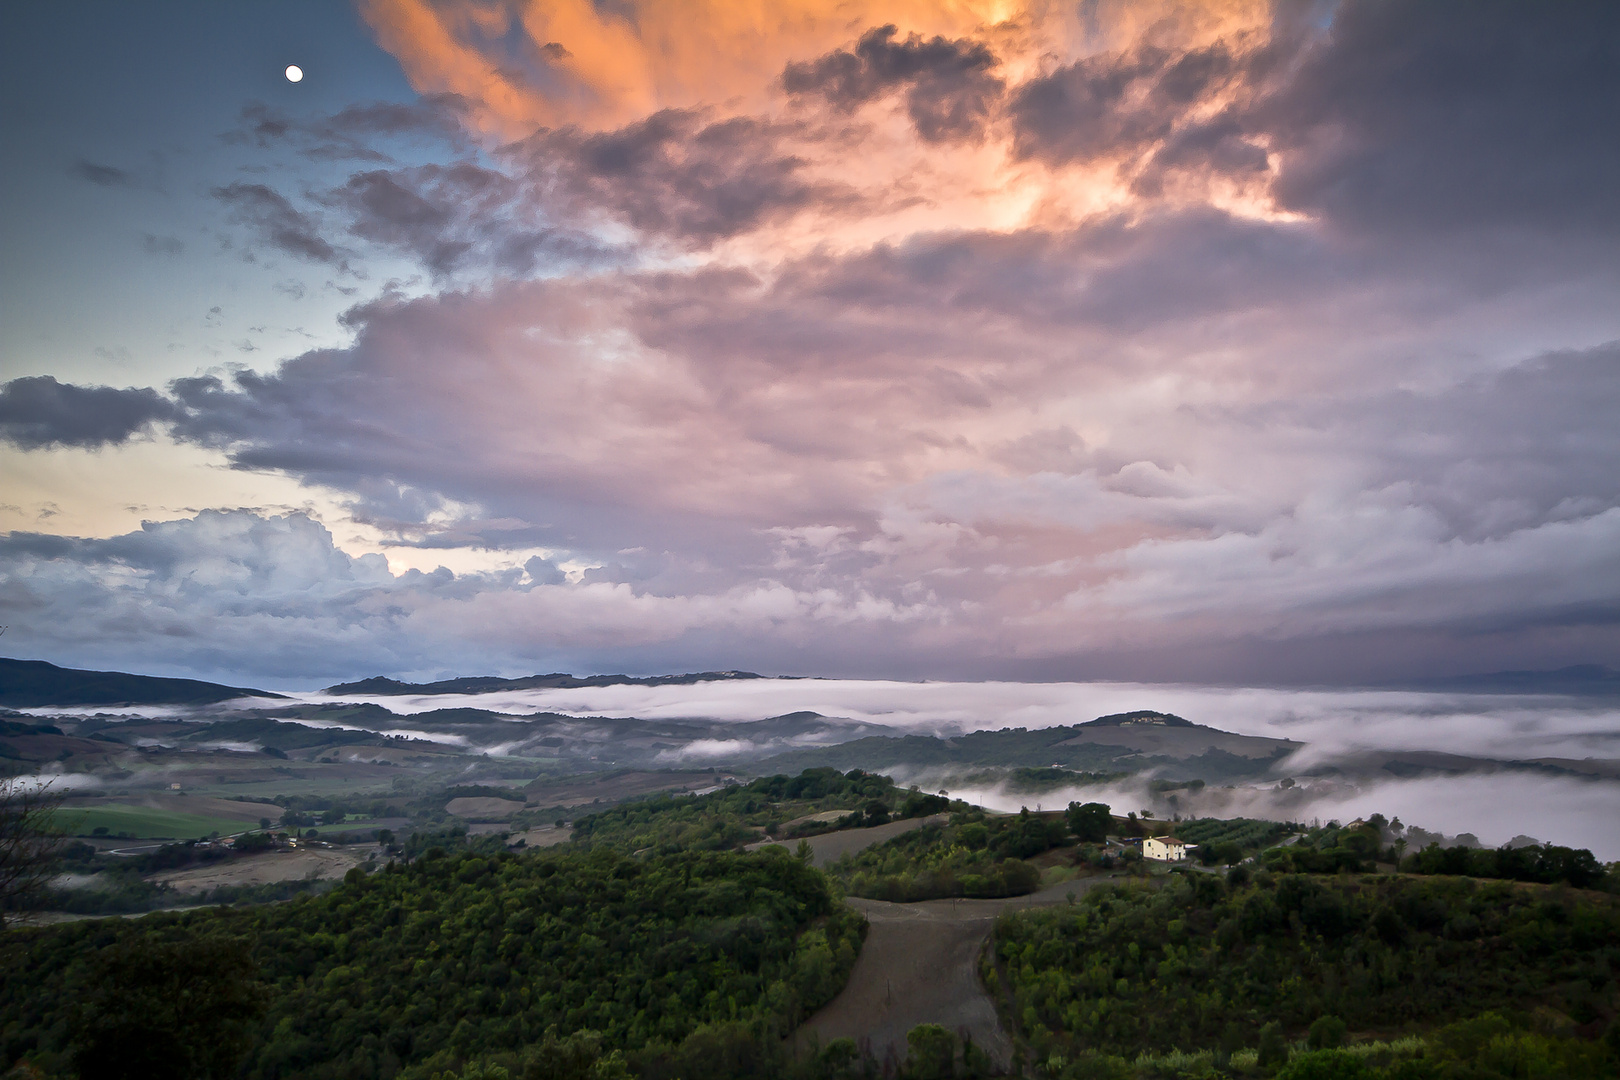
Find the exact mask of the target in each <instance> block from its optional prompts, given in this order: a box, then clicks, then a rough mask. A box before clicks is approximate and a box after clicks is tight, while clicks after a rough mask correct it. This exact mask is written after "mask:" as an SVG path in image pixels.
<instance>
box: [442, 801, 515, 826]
mask: <svg viewBox="0 0 1620 1080" xmlns="http://www.w3.org/2000/svg"><path fill="white" fill-rule="evenodd" d="M523 807H524V804H523V803H521V802H516V801H514V800H512V799H496V798H487V797H482V796H467V797H464V798H460V799H451V800H450V801H449V802H447V803H445V805H444V812H445V813H447V814H454V815H456V817H459V818H466V819H467V820H468V821H505V820H506V819H507V818H509V817H511V816H512V815H513V814H515V813H517V812H518V811H519V810H521V809H523Z"/></svg>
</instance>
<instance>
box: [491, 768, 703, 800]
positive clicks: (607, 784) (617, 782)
mask: <svg viewBox="0 0 1620 1080" xmlns="http://www.w3.org/2000/svg"><path fill="white" fill-rule="evenodd" d="M725 775H726V774H724V773H710V772H635V771H626V772H617V773H602V774H599V775H595V776H575V777H569V778H567V779H563V780H536V781H534V782H533V783H531V784H529V785H528V786H527V787H525V788H524V789H523V790H524V793H525V794H526V795H527V797H528V800H529V805H530V806H569V807H572V806H586V805H588V804H590V803H593V802H600V803H604V804H607V803H616V802H623V801H624V800H625V799H629V798H633V797H634V796H637V795H648V794H651V793H652V792H655V791H698V790H702V789H703V788H710V787H713V786H715V785H716V784H718V783H720V782H721V780H722V778H723V777H724V776H725Z"/></svg>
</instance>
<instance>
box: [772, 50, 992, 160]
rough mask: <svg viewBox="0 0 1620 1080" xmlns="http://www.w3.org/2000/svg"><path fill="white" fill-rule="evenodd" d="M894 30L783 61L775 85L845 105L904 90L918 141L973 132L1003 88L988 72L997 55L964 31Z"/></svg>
mask: <svg viewBox="0 0 1620 1080" xmlns="http://www.w3.org/2000/svg"><path fill="white" fill-rule="evenodd" d="M898 34H899V28H898V27H896V26H895V25H894V24H893V23H889V24H888V25H886V26H880V27H876V28H874V29H872V30H868V31H867V32H866V33H865V34H862V35H861V39H860V41H859V42H858V43H857V44H856V45H855V47H854V49H839V50H837V51H836V52H832V53H828V54H827V55H826V56H823V57H821V58H819V59H817V60H812V61H805V62H803V63H790V64H788V65H787V67H786V68H785V69H784V70H783V72H782V86H783V88H784V89H785V90H786V91H787V92H788V93H789V94H818V95H820V96H821V97H823V98H825V99H826V100H827V101H828V102H829V103H830V104H832V105H833V106H835V107H836V108H839V109H842V110H844V111H846V112H852V111H854V110H855V109H856V108H858V107H860V106H861V105H865V104H867V103H868V102H870V101H874V100H876V99H878V98H880V97H884V96H886V95H888V94H893V93H897V92H900V91H904V93H905V102H906V113H907V115H908V116H910V118H911V122H912V124H913V125H914V126H915V127H916V129H917V134H918V135H920V136H921V137H922V138H923V139H924V140H926V141H928V142H940V141H943V140H945V139H948V138H966V137H973V136H976V135H978V134H980V133H981V132H982V131H983V128H984V124H985V122H986V121H987V119H988V118H989V116H990V112H991V109H992V107H993V106H994V104H995V103H996V99H997V98H998V97H999V96H1000V95H1001V92H1002V90H1003V89H1004V84H1003V83H1002V81H1001V80H1000V79H998V78H996V77H995V76H994V75H992V74H991V71H992V70H993V69H994V68H995V67H996V65H997V63H998V60H997V58H996V55H995V54H994V53H993V52H991V51H990V49H989V47H988V46H987V45H985V44H984V43H983V42H979V41H972V40H969V39H966V38H958V39H956V40H954V41H947V40H946V39H945V38H944V37H941V36H939V35H935V36H934V37H933V38H930V39H924V38H923V37H922V36H921V35H920V34H916V33H911V34H908V35H906V37H905V38H904V39H903V40H897V38H898Z"/></svg>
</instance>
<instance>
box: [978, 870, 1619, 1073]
mask: <svg viewBox="0 0 1620 1080" xmlns="http://www.w3.org/2000/svg"><path fill="white" fill-rule="evenodd" d="M994 946H995V948H994V955H993V958H992V962H990V963H989V965H988V966H987V969H986V972H985V978H986V982H987V984H988V985H990V986H991V987H992V989H993V991H994V992H995V993H997V994H1001V995H1004V997H1005V1000H1006V1003H1007V1007H1008V1011H1009V1018H1010V1019H1011V1020H1012V1022H1013V1023H1014V1024H1015V1026H1016V1027H1017V1029H1018V1030H1019V1032H1020V1033H1021V1036H1022V1037H1023V1038H1024V1039H1025V1040H1027V1042H1028V1044H1029V1045H1030V1046H1031V1047H1032V1048H1033V1049H1034V1051H1035V1052H1036V1053H1037V1055H1038V1057H1039V1058H1040V1059H1041V1060H1045V1059H1046V1058H1048V1057H1050V1056H1052V1055H1058V1056H1060V1057H1063V1058H1066V1059H1067V1058H1076V1057H1079V1056H1082V1055H1083V1054H1084V1053H1085V1052H1086V1051H1096V1052H1100V1053H1103V1054H1112V1055H1120V1056H1124V1057H1129V1058H1135V1057H1136V1056H1138V1055H1140V1054H1141V1053H1143V1052H1144V1050H1155V1051H1156V1050H1168V1049H1170V1048H1172V1047H1174V1048H1179V1049H1180V1050H1183V1051H1197V1050H1203V1051H1210V1052H1214V1051H1219V1052H1221V1053H1223V1054H1226V1055H1233V1054H1236V1053H1237V1052H1238V1051H1240V1050H1244V1049H1252V1050H1254V1051H1255V1052H1256V1053H1258V1049H1259V1048H1260V1047H1261V1046H1262V1044H1263V1043H1264V1042H1265V1041H1267V1040H1269V1041H1271V1042H1272V1043H1273V1045H1274V1046H1275V1045H1276V1044H1277V1043H1278V1040H1295V1039H1305V1038H1309V1037H1310V1032H1311V1029H1312V1025H1313V1023H1317V1022H1319V1021H1320V1020H1321V1018H1322V1017H1324V1016H1326V1017H1332V1018H1335V1020H1334V1021H1333V1022H1334V1023H1336V1024H1338V1025H1339V1029H1338V1030H1339V1031H1340V1032H1341V1034H1342V1032H1343V1030H1344V1028H1345V1026H1348V1028H1349V1029H1350V1030H1354V1031H1356V1032H1360V1033H1366V1034H1374V1033H1379V1032H1388V1033H1391V1034H1405V1033H1407V1032H1409V1031H1410V1030H1412V1028H1413V1026H1414V1025H1423V1026H1427V1025H1435V1024H1443V1023H1447V1022H1452V1021H1456V1020H1461V1019H1465V1018H1467V1017H1470V1016H1474V1015H1477V1014H1478V1013H1480V1012H1481V1011H1484V1010H1489V1009H1496V1010H1528V1009H1531V1008H1537V1009H1541V1010H1550V1013H1549V1015H1556V1016H1560V1017H1563V1018H1565V1019H1564V1022H1565V1023H1566V1024H1567V1025H1568V1026H1570V1027H1571V1028H1574V1029H1576V1030H1577V1031H1579V1032H1581V1033H1584V1034H1588V1035H1593V1034H1598V1033H1601V1032H1602V1031H1604V1030H1605V1029H1606V1028H1608V1027H1610V1026H1611V1025H1613V1023H1614V1022H1615V1016H1614V1012H1615V1007H1616V999H1615V989H1616V982H1615V979H1616V972H1617V971H1620V901H1616V900H1615V899H1614V898H1612V897H1607V896H1594V895H1593V894H1590V893H1586V894H1579V893H1573V892H1568V891H1557V892H1548V891H1544V890H1532V889H1527V888H1525V887H1524V886H1519V885H1513V884H1509V883H1507V882H1476V881H1472V880H1469V879H1466V878H1462V879H1445V880H1432V881H1425V880H1414V879H1411V878H1398V877H1391V876H1388V875H1377V876H1369V877H1358V878H1349V877H1341V878H1337V879H1327V880H1323V879H1319V878H1314V877H1307V876H1301V875H1273V874H1270V873H1266V872H1262V873H1259V874H1257V875H1255V877H1254V880H1253V882H1252V883H1250V884H1248V885H1246V886H1241V887H1237V888H1229V887H1228V886H1227V885H1226V884H1225V883H1223V882H1222V880H1221V879H1220V878H1218V877H1215V876H1213V875H1208V874H1201V873H1194V874H1179V875H1176V880H1175V881H1173V882H1172V883H1171V884H1169V885H1166V886H1164V887H1162V888H1152V887H1149V886H1145V885H1129V886H1118V887H1116V886H1107V887H1102V888H1098V889H1094V890H1093V891H1091V892H1089V893H1087V894H1086V896H1085V897H1084V898H1083V900H1082V901H1081V902H1079V903H1078V904H1075V905H1072V906H1069V907H1064V908H1056V909H1047V910H1029V911H1020V912H1016V913H1010V914H1007V915H1003V916H1002V917H1001V918H1000V919H999V920H998V922H997V925H996V930H995V935H994ZM1268 1025H1275V1027H1268ZM1330 1026H1331V1025H1330ZM1319 1035H1320V1033H1319ZM1060 1071H1061V1070H1060ZM1312 1075H1315V1074H1312ZM1321 1075H1324V1076H1338V1075H1340V1074H1339V1073H1324V1074H1321ZM1346 1075H1349V1074H1346ZM1413 1075H1429V1074H1413ZM1435 1075H1439V1074H1435ZM1469 1075H1472V1074H1469ZM1484 1075H1490V1074H1484ZM1549 1075H1550V1074H1549ZM1594 1075H1596V1074H1594Z"/></svg>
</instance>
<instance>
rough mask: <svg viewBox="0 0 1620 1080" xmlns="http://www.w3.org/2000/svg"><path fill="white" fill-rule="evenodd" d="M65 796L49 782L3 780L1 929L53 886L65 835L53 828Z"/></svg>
mask: <svg viewBox="0 0 1620 1080" xmlns="http://www.w3.org/2000/svg"><path fill="white" fill-rule="evenodd" d="M61 801H62V800H61V797H60V796H59V795H57V794H55V793H54V792H52V791H51V790H50V785H49V784H48V783H40V782H33V783H30V782H28V781H25V780H22V779H17V778H13V779H9V780H0V929H4V928H5V918H6V913H7V912H10V911H19V910H24V909H26V908H28V907H30V906H31V905H32V904H33V903H35V902H37V901H38V900H39V898H40V896H41V895H42V894H43V893H44V892H45V891H46V890H47V889H48V888H49V887H50V883H51V878H52V877H53V876H54V875H55V871H56V859H57V855H58V854H59V852H60V850H61V846H62V838H61V837H60V836H58V835H56V834H55V833H54V832H53V831H52V829H51V815H52V813H53V812H54V811H55V810H56V808H57V806H58V805H59V804H60V803H61Z"/></svg>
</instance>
